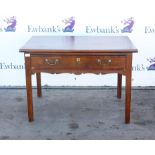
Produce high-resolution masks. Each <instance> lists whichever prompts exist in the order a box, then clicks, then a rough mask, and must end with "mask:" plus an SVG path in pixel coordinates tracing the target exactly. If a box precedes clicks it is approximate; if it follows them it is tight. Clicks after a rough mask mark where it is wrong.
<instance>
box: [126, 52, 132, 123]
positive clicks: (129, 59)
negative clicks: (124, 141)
mask: <svg viewBox="0 0 155 155" xmlns="http://www.w3.org/2000/svg"><path fill="white" fill-rule="evenodd" d="M131 76H132V54H128V56H127V63H126V88H125V123H130V111H131Z"/></svg>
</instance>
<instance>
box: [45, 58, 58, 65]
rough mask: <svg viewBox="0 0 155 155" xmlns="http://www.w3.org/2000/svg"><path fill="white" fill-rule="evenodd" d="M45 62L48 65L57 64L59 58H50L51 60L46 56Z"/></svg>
mask: <svg viewBox="0 0 155 155" xmlns="http://www.w3.org/2000/svg"><path fill="white" fill-rule="evenodd" d="M45 63H46V64H48V65H51V66H53V65H57V64H59V59H51V60H48V59H47V58H46V59H45Z"/></svg>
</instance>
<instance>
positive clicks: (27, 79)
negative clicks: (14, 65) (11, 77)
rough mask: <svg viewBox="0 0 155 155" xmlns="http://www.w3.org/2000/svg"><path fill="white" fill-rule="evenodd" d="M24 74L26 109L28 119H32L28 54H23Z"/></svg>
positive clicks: (29, 60) (29, 59)
mask: <svg viewBox="0 0 155 155" xmlns="http://www.w3.org/2000/svg"><path fill="white" fill-rule="evenodd" d="M25 75H26V91H27V110H28V119H29V121H30V122H32V121H33V100H32V79H31V75H32V74H31V58H30V54H25Z"/></svg>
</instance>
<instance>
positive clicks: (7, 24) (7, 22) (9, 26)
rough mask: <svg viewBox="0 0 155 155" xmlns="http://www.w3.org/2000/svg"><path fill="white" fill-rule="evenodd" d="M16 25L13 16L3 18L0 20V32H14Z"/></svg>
mask: <svg viewBox="0 0 155 155" xmlns="http://www.w3.org/2000/svg"><path fill="white" fill-rule="evenodd" d="M1 25H2V26H1ZM16 25H17V20H16V17H15V16H12V17H9V18H5V19H3V20H2V22H0V32H15V31H16Z"/></svg>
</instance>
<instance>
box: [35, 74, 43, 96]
mask: <svg viewBox="0 0 155 155" xmlns="http://www.w3.org/2000/svg"><path fill="white" fill-rule="evenodd" d="M36 80H37V96H38V97H41V96H42V91H41V73H40V72H38V73H36Z"/></svg>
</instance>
